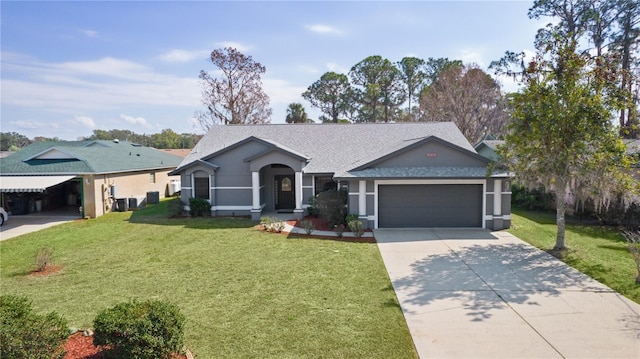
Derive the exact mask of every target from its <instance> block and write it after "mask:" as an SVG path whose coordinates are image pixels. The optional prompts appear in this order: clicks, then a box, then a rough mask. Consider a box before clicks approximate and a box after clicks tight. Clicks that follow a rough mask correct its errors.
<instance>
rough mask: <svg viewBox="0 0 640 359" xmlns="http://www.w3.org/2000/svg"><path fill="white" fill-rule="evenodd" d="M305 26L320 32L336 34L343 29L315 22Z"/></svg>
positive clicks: (340, 32)
mask: <svg viewBox="0 0 640 359" xmlns="http://www.w3.org/2000/svg"><path fill="white" fill-rule="evenodd" d="M305 27H306V28H307V29H309V30H311V31H313V32H316V33H318V34H334V35H340V34H342V31H340V30H339V29H338V28H335V27H333V26H329V25H323V24H315V25H307V26H305Z"/></svg>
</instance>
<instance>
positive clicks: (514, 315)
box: [375, 229, 640, 359]
mask: <svg viewBox="0 0 640 359" xmlns="http://www.w3.org/2000/svg"><path fill="white" fill-rule="evenodd" d="M375 237H376V240H377V242H378V247H379V248H380V253H381V254H382V258H383V260H384V263H385V266H386V268H387V271H388V272H389V277H390V279H391V282H392V284H393V288H394V290H395V292H396V295H397V297H398V301H399V303H400V306H401V308H402V311H403V313H404V316H405V319H406V321H407V325H408V327H409V330H410V332H411V335H412V337H413V341H414V344H415V346H416V350H417V352H418V355H419V356H420V358H422V359H424V358H640V305H639V304H637V303H635V302H632V301H631V300H629V299H626V298H625V297H623V296H621V295H620V294H618V293H616V292H615V291H613V290H612V289H610V288H609V287H607V286H605V285H603V284H601V283H599V282H597V281H596V280H594V279H592V278H590V277H588V276H586V275H584V274H583V273H581V272H579V271H577V270H575V269H573V268H571V267H569V266H567V265H565V264H564V263H562V262H561V261H559V260H557V259H556V258H554V257H553V256H551V255H549V254H547V253H546V252H544V251H541V250H538V249H536V248H534V247H532V246H530V245H529V244H527V243H525V242H523V241H522V240H520V239H518V238H516V237H515V236H513V235H511V234H510V233H507V232H490V231H486V230H480V229H419V230H418V229H397V230H396V229H393V230H392V229H384V230H375ZM630 280H632V279H630Z"/></svg>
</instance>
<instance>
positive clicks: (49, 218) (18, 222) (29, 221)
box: [0, 211, 80, 241]
mask: <svg viewBox="0 0 640 359" xmlns="http://www.w3.org/2000/svg"><path fill="white" fill-rule="evenodd" d="M78 219H80V215H78V214H75V213H73V212H71V211H66V212H65V211H54V212H38V213H30V214H25V215H16V216H12V215H9V220H8V221H6V222H5V223H4V225H2V227H0V241H4V240H7V239H9V238H13V237H17V236H20V235H23V234H25V233H31V232H35V231H39V230H41V229H44V228H48V227H51V226H56V225H58V224H62V223H65V222H69V221H74V220H78Z"/></svg>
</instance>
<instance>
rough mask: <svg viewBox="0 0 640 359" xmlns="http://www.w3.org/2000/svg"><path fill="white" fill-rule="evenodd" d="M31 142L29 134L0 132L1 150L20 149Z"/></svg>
mask: <svg viewBox="0 0 640 359" xmlns="http://www.w3.org/2000/svg"><path fill="white" fill-rule="evenodd" d="M30 144H31V140H29V138H28V137H27V136H24V135H21V134H19V133H17V132H2V133H0V151H18V150H20V149H21V148H22V147H26V146H28V145H30Z"/></svg>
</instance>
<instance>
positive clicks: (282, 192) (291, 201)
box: [274, 175, 296, 209]
mask: <svg viewBox="0 0 640 359" xmlns="http://www.w3.org/2000/svg"><path fill="white" fill-rule="evenodd" d="M274 182H275V192H276V195H275V200H276V203H275V204H276V209H295V208H296V194H295V186H294V183H293V176H291V175H284V176H283V175H280V176H274Z"/></svg>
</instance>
